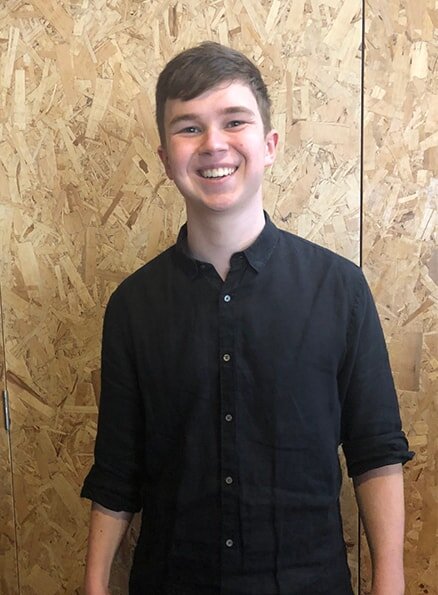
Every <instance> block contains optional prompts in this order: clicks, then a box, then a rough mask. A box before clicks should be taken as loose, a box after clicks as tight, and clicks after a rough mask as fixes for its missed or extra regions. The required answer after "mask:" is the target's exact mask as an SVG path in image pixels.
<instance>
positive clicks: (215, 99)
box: [164, 82, 261, 125]
mask: <svg viewBox="0 0 438 595" xmlns="http://www.w3.org/2000/svg"><path fill="white" fill-rule="evenodd" d="M239 109H241V111H249V112H251V113H252V114H254V117H256V118H261V116H260V112H259V107H258V104H257V100H256V98H255V96H254V94H253V92H252V90H251V89H250V87H249V86H248V85H245V84H244V83H240V82H227V83H225V84H220V85H218V86H216V87H213V88H212V89H208V90H207V91H205V92H204V93H202V94H201V95H198V96H197V97H194V98H193V99H189V100H187V101H183V100H182V99H168V100H167V101H166V104H165V107H164V121H165V124H167V125H169V124H170V123H171V122H172V120H173V119H174V118H176V117H180V116H184V115H186V114H188V115H192V116H197V117H200V118H202V117H206V116H211V115H222V114H223V113H232V112H236V113H237V112H238V111H239Z"/></svg>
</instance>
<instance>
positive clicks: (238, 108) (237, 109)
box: [169, 105, 255, 127]
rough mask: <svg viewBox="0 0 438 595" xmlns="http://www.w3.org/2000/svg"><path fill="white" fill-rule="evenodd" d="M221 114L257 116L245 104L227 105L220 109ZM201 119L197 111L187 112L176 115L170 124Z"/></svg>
mask: <svg viewBox="0 0 438 595" xmlns="http://www.w3.org/2000/svg"><path fill="white" fill-rule="evenodd" d="M219 114H220V115H227V114H246V115H248V116H252V117H254V116H255V113H254V112H253V111H252V110H250V109H249V108H247V107H244V106H243V105H231V106H229V107H225V108H223V109H221V110H219ZM198 119H199V114H196V113H187V114H181V115H180V116H175V117H174V118H172V120H171V121H170V122H169V127H170V126H175V124H179V123H180V122H186V121H188V120H198Z"/></svg>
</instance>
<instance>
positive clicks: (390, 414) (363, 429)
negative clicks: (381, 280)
mask: <svg viewBox="0 0 438 595" xmlns="http://www.w3.org/2000/svg"><path fill="white" fill-rule="evenodd" d="M338 382H339V390H340V395H341V402H342V423H341V442H342V446H343V450H344V454H345V458H346V462H347V470H348V474H349V476H350V477H352V476H357V475H360V474H361V473H365V472H366V471H369V470H371V469H375V468H377V467H382V466H384V465H391V464H394V463H402V464H404V463H406V462H407V461H409V460H410V459H412V457H413V455H414V453H412V452H409V450H408V442H407V440H406V437H405V434H404V433H403V431H402V428H401V420H400V413H399V406H398V401H397V394H396V391H395V387H394V381H393V378H392V373H391V369H390V364H389V358H388V352H387V349H386V344H385V339H384V336H383V331H382V327H381V324H380V320H379V317H378V314H377V310H376V307H375V304H374V300H373V297H372V295H371V291H370V289H369V287H368V284H367V283H366V281H365V278H364V276H363V274H362V273H361V272H360V274H359V289H358V291H357V294H356V298H355V302H354V306H353V310H352V314H351V319H350V323H349V328H348V335H347V349H346V353H345V357H344V361H343V364H342V368H341V370H340V373H339V376H338Z"/></svg>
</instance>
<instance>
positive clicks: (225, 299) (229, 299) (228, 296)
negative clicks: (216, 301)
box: [224, 294, 231, 303]
mask: <svg viewBox="0 0 438 595" xmlns="http://www.w3.org/2000/svg"><path fill="white" fill-rule="evenodd" d="M230 301H231V296H230V295H228V294H227V295H224V302H227V303H228V302H230Z"/></svg>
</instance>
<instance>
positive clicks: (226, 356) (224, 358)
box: [222, 353, 231, 362]
mask: <svg viewBox="0 0 438 595" xmlns="http://www.w3.org/2000/svg"><path fill="white" fill-rule="evenodd" d="M222 359H223V360H224V362H229V361H230V359H231V355H230V354H229V353H224V354H223V356H222Z"/></svg>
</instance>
